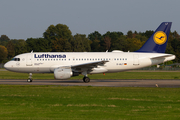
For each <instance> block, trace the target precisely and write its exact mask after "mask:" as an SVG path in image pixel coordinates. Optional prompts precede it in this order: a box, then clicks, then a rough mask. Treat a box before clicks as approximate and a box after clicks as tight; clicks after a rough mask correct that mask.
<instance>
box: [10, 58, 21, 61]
mask: <svg viewBox="0 0 180 120" xmlns="http://www.w3.org/2000/svg"><path fill="white" fill-rule="evenodd" d="M12 61H20V58H13V59H12Z"/></svg>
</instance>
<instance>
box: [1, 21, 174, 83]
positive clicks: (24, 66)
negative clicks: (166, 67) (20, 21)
mask: <svg viewBox="0 0 180 120" xmlns="http://www.w3.org/2000/svg"><path fill="white" fill-rule="evenodd" d="M171 24H172V23H171V22H163V23H161V25H160V26H159V27H158V28H157V29H156V31H155V32H154V33H153V34H152V36H151V37H150V38H149V39H148V40H147V41H146V43H145V44H144V45H143V46H142V47H141V48H140V49H139V50H137V51H135V52H122V51H118V50H114V51H112V52H31V53H24V54H20V55H17V56H15V57H14V58H13V59H12V60H11V61H9V62H7V63H6V64H5V65H4V68H5V69H7V70H9V71H14V72H23V73H29V78H28V79H27V82H32V73H54V78H55V79H60V80H64V79H68V78H70V77H72V76H78V75H79V74H82V75H84V78H83V81H84V82H85V83H88V82H90V78H89V77H88V74H96V73H112V72H121V71H128V70H133V69H139V68H143V67H148V66H152V65H157V64H160V63H163V62H166V61H170V60H174V59H175V55H172V54H165V50H166V45H167V41H168V36H169V33H170V28H171Z"/></svg>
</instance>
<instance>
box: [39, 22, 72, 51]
mask: <svg viewBox="0 0 180 120" xmlns="http://www.w3.org/2000/svg"><path fill="white" fill-rule="evenodd" d="M71 34H72V33H71V31H70V30H69V27H68V26H67V25H64V24H57V25H56V26H54V25H50V26H49V27H48V29H47V30H46V31H45V32H44V33H43V36H44V39H46V40H48V41H49V44H51V49H52V51H53V52H56V51H58V52H63V51H64V52H65V51H67V52H68V51H71V45H70V43H69V41H70V40H71V38H72V35H71Z"/></svg>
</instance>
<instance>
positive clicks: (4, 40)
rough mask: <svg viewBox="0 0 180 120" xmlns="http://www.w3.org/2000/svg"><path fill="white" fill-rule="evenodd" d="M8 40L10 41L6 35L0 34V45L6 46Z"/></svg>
mask: <svg viewBox="0 0 180 120" xmlns="http://www.w3.org/2000/svg"><path fill="white" fill-rule="evenodd" d="M9 41H10V39H9V38H8V36H6V35H1V37H0V45H3V46H6V45H7V43H8V42H9Z"/></svg>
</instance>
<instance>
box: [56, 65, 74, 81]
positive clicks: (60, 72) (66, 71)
mask: <svg viewBox="0 0 180 120" xmlns="http://www.w3.org/2000/svg"><path fill="white" fill-rule="evenodd" d="M71 76H73V72H72V70H71V68H70V67H68V68H62V67H60V68H56V69H55V70H54V78H55V79H59V80H63V79H68V78H70V77H71Z"/></svg>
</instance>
